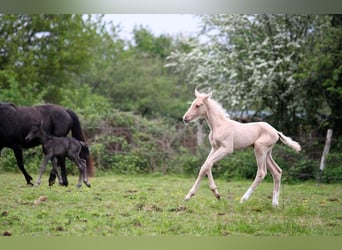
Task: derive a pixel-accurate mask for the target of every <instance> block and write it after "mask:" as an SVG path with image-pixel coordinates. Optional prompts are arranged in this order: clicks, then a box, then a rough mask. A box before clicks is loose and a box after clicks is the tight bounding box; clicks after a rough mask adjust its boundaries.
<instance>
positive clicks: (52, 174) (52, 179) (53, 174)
mask: <svg viewBox="0 0 342 250" xmlns="http://www.w3.org/2000/svg"><path fill="white" fill-rule="evenodd" d="M56 177H57V173H56V170H55V169H54V168H52V170H51V172H50V176H49V186H52V185H53V184H55V182H56Z"/></svg>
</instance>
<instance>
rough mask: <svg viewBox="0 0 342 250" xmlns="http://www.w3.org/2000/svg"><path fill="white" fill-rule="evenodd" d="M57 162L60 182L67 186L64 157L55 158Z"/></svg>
mask: <svg viewBox="0 0 342 250" xmlns="http://www.w3.org/2000/svg"><path fill="white" fill-rule="evenodd" d="M57 160H58V165H59V166H60V167H61V177H62V182H63V185H64V186H66V187H67V186H68V184H69V183H68V178H67V172H66V167H65V156H60V157H57Z"/></svg>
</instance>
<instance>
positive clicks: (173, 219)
mask: <svg viewBox="0 0 342 250" xmlns="http://www.w3.org/2000/svg"><path fill="white" fill-rule="evenodd" d="M47 178H48V177H47V176H44V177H43V181H42V185H41V186H39V187H36V186H35V187H29V186H26V185H25V181H24V178H23V176H22V175H21V174H13V173H1V174H0V190H1V191H0V200H1V202H0V234H4V233H9V234H11V235H14V236H15V235H16V236H21V235H26V236H32V235H37V236H47V235H68V236H70V235H71V236H85V235H94V236H101V235H120V236H139V235H146V236H147V235H198V236H226V235H265V236H269V235H273V236H278V235H279V236H303V235H329V236H332V235H342V225H341V224H342V223H341V222H342V209H341V198H342V196H341V194H342V188H341V185H338V184H329V185H317V184H315V183H302V184H296V185H288V184H283V186H282V193H281V197H280V207H279V208H277V209H275V208H273V207H272V205H271V193H272V186H273V184H272V183H270V182H263V183H262V184H261V185H260V186H259V188H258V189H257V190H256V192H255V193H254V194H253V195H252V196H251V198H250V200H248V201H247V202H246V203H244V204H240V203H239V200H240V197H241V196H242V195H243V194H244V192H245V191H246V190H247V188H248V187H249V185H250V184H251V181H234V182H226V181H224V180H219V179H218V180H216V182H217V185H218V186H219V191H220V192H221V195H222V198H221V200H220V201H218V200H216V199H215V198H214V196H213V194H212V193H211V191H210V190H209V188H208V183H207V180H206V179H205V180H204V181H203V182H202V183H201V186H200V188H199V190H198V193H197V194H196V195H195V196H194V197H193V198H192V199H191V200H190V201H188V202H184V201H183V198H184V196H185V195H186V193H187V192H188V190H189V188H190V187H191V186H192V184H193V182H194V178H182V177H174V176H147V175H144V176H129V175H127V176H126V175H120V176H117V175H108V176H101V177H96V178H94V179H92V180H91V183H92V187H91V188H90V189H88V188H86V187H85V186H83V187H82V188H81V189H77V188H76V183H77V177H69V183H70V186H69V187H67V188H65V187H59V186H53V187H48V186H47ZM40 196H46V197H47V201H45V202H42V203H40V204H38V205H34V201H35V200H37V199H38V198H39V197H40Z"/></svg>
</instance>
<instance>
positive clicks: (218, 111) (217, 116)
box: [206, 100, 228, 130]
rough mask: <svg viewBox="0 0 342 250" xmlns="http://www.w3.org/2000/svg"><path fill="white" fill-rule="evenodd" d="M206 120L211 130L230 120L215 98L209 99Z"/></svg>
mask: <svg viewBox="0 0 342 250" xmlns="http://www.w3.org/2000/svg"><path fill="white" fill-rule="evenodd" d="M206 120H207V122H208V125H209V127H210V129H211V130H213V129H215V128H216V127H218V126H221V125H222V123H225V122H227V121H228V119H227V114H226V113H225V112H224V111H223V109H222V108H221V107H219V106H218V104H217V103H215V101H213V100H208V101H207V113H206Z"/></svg>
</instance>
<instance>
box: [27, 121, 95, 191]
mask: <svg viewBox="0 0 342 250" xmlns="http://www.w3.org/2000/svg"><path fill="white" fill-rule="evenodd" d="M33 139H38V140H40V143H41V144H42V145H43V151H44V154H45V157H44V160H43V162H42V165H41V167H40V173H39V176H38V179H37V184H38V185H40V182H41V178H42V175H43V173H44V172H45V169H46V165H47V164H48V162H49V160H51V163H52V166H53V168H54V169H55V171H56V173H57V177H58V180H59V182H60V183H61V179H60V176H59V174H58V167H57V158H56V157H57V156H63V157H65V156H66V157H68V158H69V159H70V160H71V161H73V162H74V163H76V165H77V167H78V169H79V179H78V184H77V187H81V186H82V178H83V182H84V184H85V185H86V186H87V187H90V184H89V183H88V177H87V169H86V161H85V160H84V159H82V158H81V157H80V152H81V149H82V147H83V148H86V149H87V150H88V147H87V145H86V144H85V143H84V142H81V141H78V140H76V139H75V138H73V137H56V136H52V135H49V134H48V133H47V132H46V131H45V130H44V129H43V124H42V123H41V124H40V125H33V126H32V128H31V130H30V132H29V133H28V135H27V136H26V137H25V140H33Z"/></svg>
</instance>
